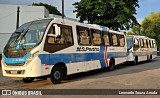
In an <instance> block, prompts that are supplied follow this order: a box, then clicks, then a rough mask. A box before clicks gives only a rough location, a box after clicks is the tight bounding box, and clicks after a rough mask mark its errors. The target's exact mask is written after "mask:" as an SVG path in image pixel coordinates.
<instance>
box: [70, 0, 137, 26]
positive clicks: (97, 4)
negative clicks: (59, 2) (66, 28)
mask: <svg viewBox="0 0 160 98" xmlns="http://www.w3.org/2000/svg"><path fill="white" fill-rule="evenodd" d="M73 5H74V6H75V8H76V10H75V11H74V12H76V13H77V14H76V17H77V18H80V22H84V21H87V22H88V23H92V24H99V25H103V26H107V27H109V28H113V29H118V28H120V29H129V28H131V27H133V25H135V24H138V22H137V20H136V18H135V16H134V14H136V7H139V5H138V0H81V1H80V2H75V3H74V4H73Z"/></svg>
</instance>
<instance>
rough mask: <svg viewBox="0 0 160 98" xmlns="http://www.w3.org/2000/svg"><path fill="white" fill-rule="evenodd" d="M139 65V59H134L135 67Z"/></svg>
mask: <svg viewBox="0 0 160 98" xmlns="http://www.w3.org/2000/svg"><path fill="white" fill-rule="evenodd" d="M137 64H138V57H135V59H134V65H137Z"/></svg>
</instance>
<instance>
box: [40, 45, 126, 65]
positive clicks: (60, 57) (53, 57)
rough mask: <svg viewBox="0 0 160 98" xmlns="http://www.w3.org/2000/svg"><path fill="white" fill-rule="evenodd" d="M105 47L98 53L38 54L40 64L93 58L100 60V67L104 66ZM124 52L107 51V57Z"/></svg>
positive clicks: (121, 55) (121, 54)
mask: <svg viewBox="0 0 160 98" xmlns="http://www.w3.org/2000/svg"><path fill="white" fill-rule="evenodd" d="M104 50H105V47H101V48H100V52H98V53H66V54H39V58H40V59H41V62H42V64H48V65H55V64H56V63H58V62H63V63H66V64H67V63H71V62H73V63H76V62H86V61H93V60H100V64H101V67H102V68H104V67H106V64H105V59H104ZM126 56H127V53H126V52H107V59H110V58H112V57H114V58H119V57H126Z"/></svg>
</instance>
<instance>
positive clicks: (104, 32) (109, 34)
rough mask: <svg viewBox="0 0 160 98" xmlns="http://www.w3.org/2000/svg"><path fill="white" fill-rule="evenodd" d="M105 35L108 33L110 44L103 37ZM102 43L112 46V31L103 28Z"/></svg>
mask: <svg viewBox="0 0 160 98" xmlns="http://www.w3.org/2000/svg"><path fill="white" fill-rule="evenodd" d="M104 35H108V38H109V45H105V41H104V38H103V36H104ZM102 45H104V46H112V39H111V33H110V32H108V31H104V30H102Z"/></svg>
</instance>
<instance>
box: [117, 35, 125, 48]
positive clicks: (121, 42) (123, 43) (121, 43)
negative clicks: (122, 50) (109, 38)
mask: <svg viewBox="0 0 160 98" xmlns="http://www.w3.org/2000/svg"><path fill="white" fill-rule="evenodd" d="M118 40H119V45H120V47H124V45H125V40H124V35H118Z"/></svg>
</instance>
